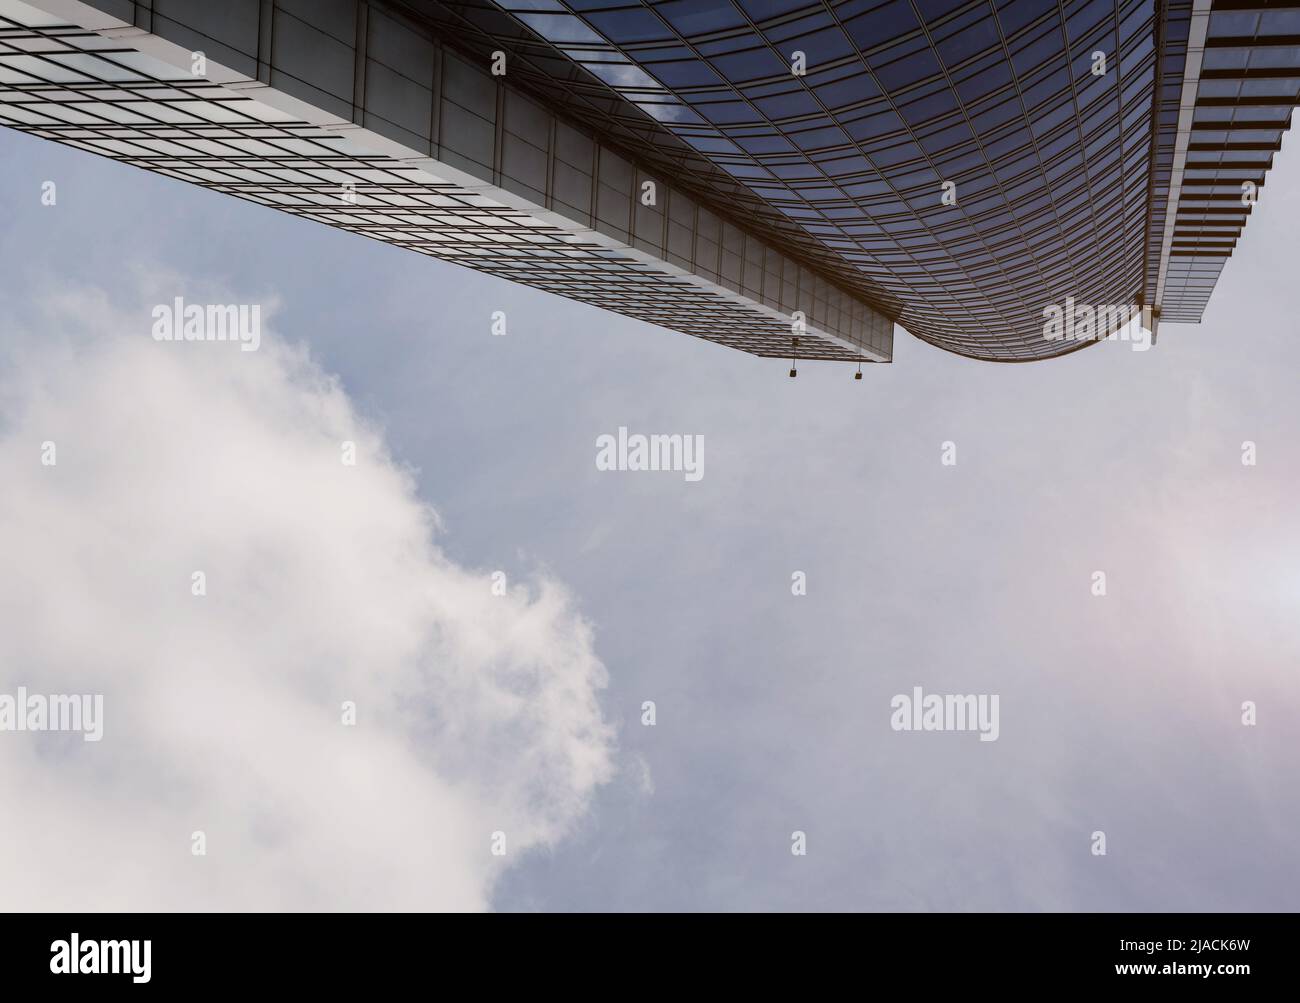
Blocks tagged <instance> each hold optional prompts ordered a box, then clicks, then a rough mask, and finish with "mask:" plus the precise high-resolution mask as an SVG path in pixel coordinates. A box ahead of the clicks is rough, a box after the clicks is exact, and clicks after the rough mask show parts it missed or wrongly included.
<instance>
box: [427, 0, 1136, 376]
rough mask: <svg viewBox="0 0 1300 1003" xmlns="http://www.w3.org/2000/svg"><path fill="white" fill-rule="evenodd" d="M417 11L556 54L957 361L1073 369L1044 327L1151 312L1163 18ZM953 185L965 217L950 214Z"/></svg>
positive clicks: (754, 9) (740, 9)
mask: <svg viewBox="0 0 1300 1003" xmlns="http://www.w3.org/2000/svg"><path fill="white" fill-rule="evenodd" d="M409 5H410V6H414V7H417V8H420V9H423V10H429V9H431V8H441V9H444V10H451V11H453V12H454V13H455V14H456V15H458V16H459V17H461V18H462V20H463V21H464V23H466V24H467V25H478V26H479V27H480V28H481V29H482V30H485V31H486V30H494V31H496V32H497V34H496V35H495V36H494V37H493V41H494V42H496V43H499V44H502V45H507V44H510V43H515V44H518V43H517V40H518V38H519V37H520V36H521V35H523V36H525V37H526V35H527V33H529V32H531V33H535V35H537V36H539V37H540V38H543V39H545V40H546V41H547V42H549V43H550V45H551V46H552V47H553V48H554V49H555V50H557V51H560V52H562V53H563V54H564V55H565V56H566V57H567V58H568V59H569V60H571V61H572V62H574V63H576V64H579V65H580V66H581V67H582V68H584V69H585V70H586V71H587V72H588V73H589V74H591V75H592V76H593V77H596V78H598V79H599V80H600V81H602V82H603V86H604V88H605V89H606V90H608V91H609V92H610V93H611V94H617V95H619V96H620V97H621V98H622V100H623V103H624V106H625V107H626V108H629V109H631V110H632V113H635V111H636V110H637V109H639V110H640V112H641V113H642V117H643V118H644V117H648V118H650V119H652V120H653V121H654V122H656V123H658V125H659V126H660V127H662V129H663V130H666V131H668V132H669V133H671V134H673V135H674V136H676V137H678V138H679V139H681V140H683V141H685V142H686V143H687V144H688V145H690V146H692V147H693V148H694V149H695V150H696V151H697V152H698V153H699V154H700V155H701V156H703V157H704V158H706V159H708V160H709V161H710V162H711V163H712V164H713V165H714V166H715V167H716V168H718V169H719V170H721V171H722V172H723V173H726V174H728V175H730V176H731V177H733V178H734V179H736V180H737V181H738V182H739V183H741V184H743V185H744V186H746V187H748V188H749V189H750V191H751V192H753V193H754V194H755V196H756V197H757V198H758V199H759V200H760V201H763V202H765V203H766V204H768V205H769V206H772V207H774V208H776V209H777V210H778V212H779V213H780V214H781V215H783V216H784V217H785V218H786V219H788V220H789V221H791V222H794V223H795V224H796V225H797V226H798V227H799V228H800V229H802V230H803V231H804V233H805V234H807V235H808V236H810V237H812V238H813V239H814V241H815V242H816V243H819V244H821V245H822V247H823V248H824V249H825V250H826V251H828V252H829V253H830V254H832V255H833V256H837V257H839V258H840V259H842V261H843V262H844V263H846V264H847V265H849V266H850V268H851V269H852V270H854V271H857V272H858V279H857V282H858V285H857V289H858V290H859V291H860V292H861V293H862V294H863V295H864V297H867V298H868V299H869V301H871V302H873V304H874V305H876V306H878V307H879V308H881V309H882V310H884V311H886V312H889V313H891V315H892V316H895V317H896V319H898V321H899V322H900V323H902V324H903V325H905V326H906V327H907V328H908V330H910V331H911V332H912V333H914V334H917V335H919V336H920V337H922V338H925V339H926V340H928V341H931V342H933V343H935V344H937V345H940V346H941V347H943V348H947V349H949V350H952V351H956V352H959V353H960V354H964V355H972V356H976V357H980V358H989V359H997V360H1004V361H1020V360H1030V359H1036V358H1045V357H1049V356H1053V355H1059V354H1062V352H1063V351H1065V350H1070V349H1072V348H1074V347H1078V346H1077V344H1075V345H1072V344H1066V343H1062V342H1059V341H1057V342H1050V341H1046V340H1045V339H1044V337H1043V314H1042V311H1043V308H1044V307H1045V306H1046V305H1048V304H1050V303H1059V302H1061V301H1062V300H1063V299H1064V298H1065V297H1066V296H1074V297H1075V298H1076V300H1079V301H1082V302H1093V303H1140V302H1142V301H1143V294H1144V279H1145V258H1146V242H1147V220H1148V217H1149V208H1150V207H1149V202H1150V201H1151V197H1152V192H1151V188H1150V171H1151V146H1152V136H1151V117H1152V107H1153V101H1154V88H1155V62H1156V49H1155V44H1154V34H1155V32H1154V29H1155V23H1156V14H1155V8H1154V4H1153V3H1151V2H1150V0H1127V2H1125V0H1116V2H1109V0H1107V2H1099V0H1079V2H1061V3H1058V4H1044V3H1041V2H1034V3H1002V4H999V5H997V6H996V7H995V6H994V4H992V3H990V2H987V0H978V2H966V3H946V4H945V3H935V4H929V3H911V2H904V0H894V2H889V3H880V2H862V0H847V2H841V3H832V2H828V3H807V2H804V3H796V2H781V0H752V2H751V0H731V2H716V3H709V4H698V3H686V2H676V0H673V2H666V3H652V2H643V3H636V2H621V3H620V2H602V0H573V2H565V0H524V2H518V3H512V2H511V0H500V3H499V4H498V5H497V6H498V7H499V8H502V9H499V10H498V11H496V12H492V13H489V12H488V11H487V10H486V9H485V8H486V7H489V6H492V5H488V4H482V3H432V2H426V3H417V2H415V0H412V2H411V4H409ZM507 8H509V9H507ZM502 16H507V17H509V18H511V19H513V21H514V22H515V23H514V26H513V30H512V31H506V30H504V29H502V28H501V27H500V25H501V17H502ZM538 51H539V50H538V49H537V47H536V46H533V47H532V48H528V47H521V48H520V54H521V57H522V58H523V59H525V60H526V59H529V58H535V59H541V56H540V55H538ZM796 51H799V52H803V53H804V54H805V56H806V60H807V73H806V74H805V75H803V76H797V75H795V74H793V73H791V59H792V56H793V54H794V53H795V52H796ZM1095 51H1101V52H1103V53H1105V54H1106V58H1107V61H1108V67H1107V70H1108V72H1107V73H1105V74H1104V75H1102V76H1100V77H1098V76H1094V75H1093V73H1092V65H1093V61H1092V53H1093V52H1095ZM570 89H571V90H572V91H573V92H574V93H575V94H578V95H583V93H584V92H582V91H580V90H579V89H577V88H570ZM586 98H587V100H589V101H591V102H592V103H595V101H596V98H595V97H594V96H592V91H591V89H589V90H588V91H587V92H586ZM575 100H576V99H575ZM945 181H950V182H953V183H955V184H956V189H957V196H958V204H957V205H956V206H945V205H943V204H942V202H941V188H940V185H941V183H942V182H945Z"/></svg>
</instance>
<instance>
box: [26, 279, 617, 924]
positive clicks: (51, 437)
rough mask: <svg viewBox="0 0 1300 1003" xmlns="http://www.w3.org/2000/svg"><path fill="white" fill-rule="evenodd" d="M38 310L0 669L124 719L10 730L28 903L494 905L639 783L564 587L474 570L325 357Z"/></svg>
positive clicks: (89, 311) (75, 311)
mask: <svg viewBox="0 0 1300 1003" xmlns="http://www.w3.org/2000/svg"><path fill="white" fill-rule="evenodd" d="M160 301H162V300H160ZM228 301H229V297H224V298H221V299H218V300H216V302H228ZM81 318H94V319H93V320H84V321H83V320H82V319H81ZM36 326H39V328H40V330H41V334H40V337H39V338H37V337H30V338H27V337H20V338H19V339H18V340H17V342H16V344H17V345H18V346H19V347H18V348H14V349H12V353H13V355H14V358H13V360H11V364H10V365H8V366H6V367H4V372H5V375H4V376H3V377H0V418H2V421H3V424H0V472H2V476H3V478H4V487H3V490H0V554H3V555H4V573H3V575H2V576H0V692H5V693H13V692H14V691H15V690H16V688H17V687H18V686H26V687H27V688H28V689H29V690H31V691H41V692H77V693H81V692H102V693H104V694H105V702H104V718H105V720H104V738H103V740H102V741H101V742H98V743H86V742H82V741H81V740H80V738H79V737H75V736H68V735H50V734H46V735H36V734H31V733H27V734H18V733H11V732H4V733H0V803H3V804H4V805H5V822H4V825H3V826H0V888H3V889H4V902H5V906H6V908H10V909H126V910H136V909H163V910H168V909H290V910H294V909H354V908H355V909H361V908H373V909H467V910H471V909H481V908H485V907H486V906H487V904H488V901H489V896H490V894H491V888H492V882H493V880H494V878H495V877H496V875H497V874H498V873H499V872H500V870H501V868H502V867H503V866H508V864H509V863H511V862H513V861H515V860H517V859H518V858H519V855H520V854H521V853H522V852H524V851H525V850H527V849H528V848H529V847H534V846H544V845H548V844H552V843H554V842H555V841H556V840H557V839H559V838H561V837H562V836H563V835H564V834H565V833H566V832H567V831H569V830H570V829H571V828H572V827H573V825H574V824H575V822H576V821H577V820H578V819H579V818H580V817H581V815H582V813H583V812H584V811H585V810H586V807H587V803H588V800H589V797H590V795H591V794H592V792H593V790H594V788H595V787H596V786H598V785H599V784H601V783H602V782H604V781H606V780H607V779H609V777H610V776H611V774H612V766H611V756H612V741H613V736H612V730H611V729H610V727H609V726H608V725H606V724H605V722H604V721H603V719H602V716H601V712H600V708H599V704H598V700H597V696H598V691H599V690H600V688H601V687H602V686H603V685H604V682H605V670H604V668H603V666H602V665H601V664H600V662H599V660H598V659H597V657H596V655H595V653H594V651H593V644H592V636H591V632H590V630H589V628H588V625H587V624H586V623H585V621H584V620H583V619H582V618H581V617H580V615H578V614H577V613H576V612H575V610H574V608H573V604H572V601H571V599H570V597H569V596H568V595H567V593H566V592H565V590H564V589H563V588H562V587H561V586H560V585H559V584H557V583H556V582H554V581H551V580H549V579H544V578H543V579H539V580H536V581H534V582H532V583H530V587H528V588H524V587H519V586H515V587H513V588H512V589H511V591H510V594H509V595H508V596H507V597H504V598H501V597H494V596H493V595H492V591H491V588H490V585H491V581H490V577H489V572H488V571H481V572H475V571H470V570H466V569H464V568H461V567H458V566H456V565H455V564H453V563H452V562H450V561H449V560H448V559H447V558H446V557H445V556H444V555H443V554H442V553H441V552H440V550H439V549H438V547H437V546H436V544H435V542H434V534H435V532H436V531H437V529H438V526H437V519H436V516H435V515H434V513H433V512H432V511H431V510H430V509H429V508H427V507H426V506H424V505H422V504H421V502H420V501H419V500H418V498H417V497H416V494H415V491H414V488H413V484H412V479H411V477H410V476H409V475H408V473H407V472H406V471H404V470H403V469H402V468H401V467H400V466H399V465H398V464H396V463H395V462H394V461H393V459H392V458H391V457H390V456H389V455H388V454H387V452H386V451H385V447H384V443H383V440H382V437H381V434H380V433H379V431H378V430H376V429H374V428H373V427H370V426H368V425H367V423H365V422H364V421H363V420H361V419H360V418H359V417H358V416H357V414H356V413H355V412H354V410H353V408H352V407H351V405H350V404H349V401H348V398H347V396H346V395H345V393H344V392H343V391H342V390H341V388H340V387H339V385H338V384H337V382H335V381H334V380H332V379H331V378H330V377H328V376H327V375H325V374H324V373H323V372H322V371H321V370H320V369H319V367H318V366H317V365H316V364H315V363H314V362H313V361H312V360H310V359H309V358H308V357H307V355H306V354H305V353H304V352H303V351H302V350H301V349H298V348H294V347H292V346H287V345H286V344H284V343H283V342H281V341H279V340H278V339H276V338H274V337H265V338H263V341H262V346H261V350H260V351H258V352H254V353H247V352H241V351H239V348H238V345H236V344H233V343H194V342H192V343H159V342H155V341H153V340H152V339H151V338H150V337H149V333H148V331H149V326H148V306H147V305H146V306H142V307H141V308H140V309H139V310H138V312H133V313H131V314H130V315H129V316H126V315H121V314H115V313H114V312H113V311H112V309H111V308H110V307H109V305H108V304H107V302H106V301H105V300H104V299H103V298H102V297H96V296H90V297H84V296H83V297H78V298H75V299H66V298H65V299H64V301H62V302H61V303H60V304H58V310H57V311H56V314H55V315H51V316H49V317H46V318H45V319H44V320H43V321H42V322H41V323H40V324H39V325H36ZM51 332H57V334H52V333H51ZM431 420H433V418H432V416H431ZM344 440H351V441H353V442H355V443H356V451H357V463H356V466H354V467H349V466H345V465H344V464H343V463H342V462H341V461H340V444H341V443H342V442H343V441H344ZM45 441H53V442H54V443H55V444H56V447H57V466H54V467H46V466H42V465H41V462H40V450H41V444H42V442H45ZM198 570H201V571H203V572H204V573H205V575H206V577H207V595H206V596H204V597H195V596H193V595H191V589H190V584H191V574H192V573H193V572H194V571H198ZM345 700H353V701H355V702H356V704H357V707H358V723H357V725H356V726H355V727H345V726H343V725H342V724H341V723H340V713H341V711H340V707H341V704H342V702H343V701H345ZM195 830H203V831H204V832H205V833H206V836H207V856H205V857H195V856H193V855H191V852H190V834H191V832H193V831H195ZM495 830H502V831H504V832H505V833H506V838H507V844H506V845H507V851H508V852H507V855H506V856H505V857H504V858H500V857H494V856H492V855H491V854H490V852H489V851H490V843H491V836H492V833H493V832H494V831H495Z"/></svg>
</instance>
